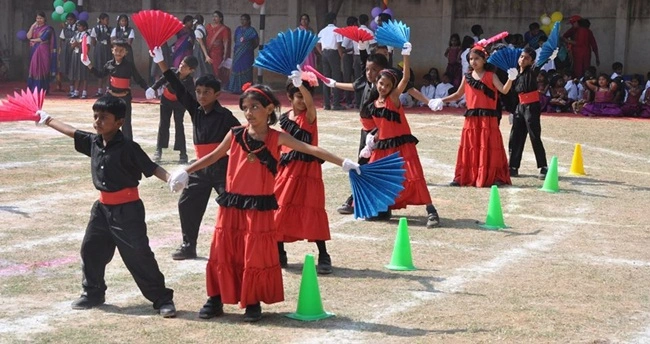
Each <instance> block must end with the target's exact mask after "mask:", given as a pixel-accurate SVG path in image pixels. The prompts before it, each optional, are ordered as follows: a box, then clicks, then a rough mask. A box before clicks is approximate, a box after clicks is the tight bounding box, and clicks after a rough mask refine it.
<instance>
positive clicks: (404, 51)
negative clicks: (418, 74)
mask: <svg viewBox="0 0 650 344" xmlns="http://www.w3.org/2000/svg"><path fill="white" fill-rule="evenodd" d="M411 49H413V46H411V42H406V43H404V46H403V47H402V55H411Z"/></svg>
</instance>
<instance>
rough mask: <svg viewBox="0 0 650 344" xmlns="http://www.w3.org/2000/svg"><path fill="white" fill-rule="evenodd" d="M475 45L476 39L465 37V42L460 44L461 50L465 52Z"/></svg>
mask: <svg viewBox="0 0 650 344" xmlns="http://www.w3.org/2000/svg"><path fill="white" fill-rule="evenodd" d="M473 45H474V38H472V37H470V36H465V37H463V42H462V43H461V44H460V48H461V49H462V50H463V51H465V49H469V48H471V47H472V46H473Z"/></svg>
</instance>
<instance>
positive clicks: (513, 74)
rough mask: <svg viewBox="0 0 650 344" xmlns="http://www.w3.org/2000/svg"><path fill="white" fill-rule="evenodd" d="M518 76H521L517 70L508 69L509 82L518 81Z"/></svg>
mask: <svg viewBox="0 0 650 344" xmlns="http://www.w3.org/2000/svg"><path fill="white" fill-rule="evenodd" d="M517 75H519V71H518V70H517V68H510V69H508V80H515V79H517Z"/></svg>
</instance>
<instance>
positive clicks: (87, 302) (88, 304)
mask: <svg viewBox="0 0 650 344" xmlns="http://www.w3.org/2000/svg"><path fill="white" fill-rule="evenodd" d="M104 302H106V299H105V298H104V295H102V296H96V297H89V296H88V294H86V293H83V294H81V296H80V297H79V298H78V299H76V300H75V301H74V302H72V309H91V308H93V307H97V306H101V305H103V304H104Z"/></svg>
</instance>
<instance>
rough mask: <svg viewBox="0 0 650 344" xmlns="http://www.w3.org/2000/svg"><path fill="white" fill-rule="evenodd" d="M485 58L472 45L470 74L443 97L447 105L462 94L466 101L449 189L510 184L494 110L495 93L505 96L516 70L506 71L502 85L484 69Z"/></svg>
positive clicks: (479, 50)
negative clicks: (505, 79)
mask: <svg viewBox="0 0 650 344" xmlns="http://www.w3.org/2000/svg"><path fill="white" fill-rule="evenodd" d="M486 59H487V53H486V52H485V49H484V48H483V47H481V46H479V45H476V46H474V48H472V50H471V51H470V53H469V64H470V66H471V67H472V69H473V71H472V72H469V73H467V74H465V77H464V78H463V81H462V82H461V84H460V87H459V88H458V91H456V92H455V93H454V94H452V95H449V96H447V97H444V98H442V102H445V103H446V102H450V101H454V100H457V99H460V97H462V96H463V94H464V95H465V99H466V102H467V111H466V112H465V124H464V125H463V133H462V134H461V137H460V147H458V156H457V158H456V172H455V176H454V180H453V181H452V182H451V184H450V185H451V186H476V187H479V188H480V187H486V186H492V185H493V184H496V185H504V184H508V185H511V184H512V182H511V181H510V171H509V170H508V158H507V157H506V151H505V148H504V147H503V138H502V137H501V131H500V130H499V122H498V117H499V116H498V115H499V114H498V112H497V110H496V108H497V90H498V91H499V92H501V93H503V94H506V93H508V91H509V90H510V87H511V86H512V80H513V79H515V78H516V76H517V71H516V70H514V72H513V73H514V75H513V76H511V75H510V74H511V71H508V81H507V82H506V84H505V85H503V84H502V83H501V81H499V78H498V77H497V75H496V74H495V73H493V72H492V71H488V70H486V67H487V66H491V65H487V66H486V63H487V62H486Z"/></svg>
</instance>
